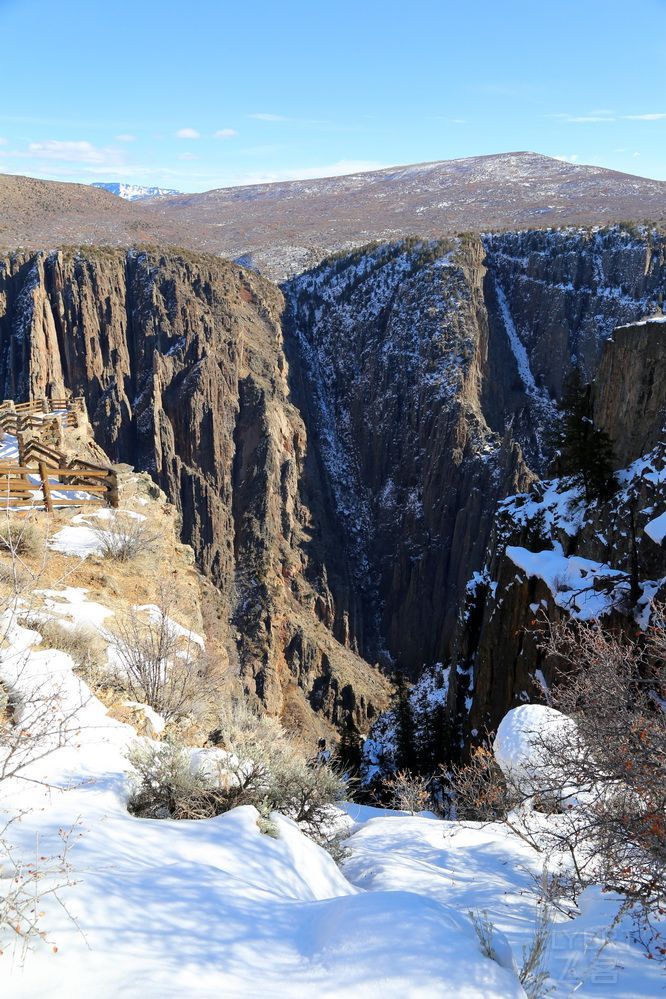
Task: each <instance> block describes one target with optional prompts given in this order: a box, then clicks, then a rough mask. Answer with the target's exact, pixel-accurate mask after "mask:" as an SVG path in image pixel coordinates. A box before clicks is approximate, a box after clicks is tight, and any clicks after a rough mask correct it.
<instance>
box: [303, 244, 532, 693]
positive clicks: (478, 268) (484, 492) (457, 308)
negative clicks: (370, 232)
mask: <svg viewBox="0 0 666 999" xmlns="http://www.w3.org/2000/svg"><path fill="white" fill-rule="evenodd" d="M484 275H485V270H484V266H483V247H482V245H481V243H480V242H479V241H478V240H463V241H454V242H452V243H451V242H446V243H440V244H434V245H432V244H429V245H427V246H423V245H422V244H410V243H399V244H394V245H385V246H380V247H378V248H377V249H372V250H370V251H369V252H364V253H358V254H351V255H348V256H346V257H341V258H339V259H337V260H334V261H333V262H330V263H325V264H323V265H322V266H321V267H319V268H317V269H316V270H315V271H313V272H311V273H310V274H307V275H304V276H303V277H301V278H300V279H298V280H296V281H294V282H292V283H291V284H290V285H288V286H287V289H286V291H287V295H288V298H289V301H290V306H291V315H290V324H289V329H290V340H291V343H292V352H293V354H294V355H297V356H298V357H299V364H300V366H301V370H302V381H303V389H302V391H301V396H300V398H301V399H302V405H303V407H304V409H305V411H306V412H307V417H306V418H307V421H308V425H309V426H310V428H311V436H312V440H313V443H314V445H315V446H316V447H317V449H318V453H319V455H320V458H321V467H322V473H323V477H324V478H325V480H326V481H327V483H328V484H329V487H330V489H331V491H332V494H333V497H332V499H333V507H334V510H335V511H336V514H337V518H338V522H339V525H340V526H339V530H340V535H341V537H342V538H343V539H344V551H345V560H346V563H347V565H348V567H349V570H348V571H349V572H350V573H351V576H352V580H353V584H354V590H355V592H357V593H359V594H360V595H361V597H362V600H361V604H360V614H361V615H362V616H361V618H360V624H361V627H359V626H358V623H357V621H358V618H359V609H358V608H356V607H354V608H350V611H351V612H352V613H351V618H353V620H352V621H351V627H352V631H353V633H354V636H355V641H356V642H357V643H358V645H359V648H360V650H361V652H362V654H363V655H364V656H366V657H368V658H382V657H383V658H384V659H385V660H386V662H387V663H388V664H391V665H392V666H393V667H396V666H397V667H398V668H400V669H403V670H405V671H408V672H410V673H411V674H412V675H413V676H415V675H417V674H418V672H419V671H420V669H421V668H422V666H423V664H424V663H427V662H433V661H437V660H439V659H442V658H444V657H446V653H447V645H448V641H449V639H450V636H451V633H452V630H453V626H454V623H455V615H456V610H457V606H458V602H459V600H460V597H461V595H462V593H463V592H464V588H465V584H466V582H467V579H468V578H469V574H470V572H471V571H472V569H473V568H474V567H476V566H477V565H480V564H481V562H482V559H483V553H484V550H485V545H486V542H487V539H488V535H489V532H490V527H491V522H492V512H493V508H494V503H495V500H496V499H497V497H498V496H500V495H506V493H507V492H512V491H514V490H516V489H519V488H525V487H526V485H527V484H528V483H529V481H530V473H529V471H528V470H527V469H526V467H525V465H524V463H523V461H522V458H521V453H520V448H518V447H517V446H515V445H514V444H513V443H512V441H511V439H510V437H507V438H506V439H505V440H503V438H502V437H501V436H500V435H498V434H497V433H494V432H493V431H492V429H491V427H490V426H489V424H488V421H487V420H486V416H485V412H484V407H483V403H482V397H481V396H482V386H483V383H484V379H485V378H486V375H487V371H488V368H487V358H488V351H489V346H488V336H489V327H488V314H487V309H486V305H485V301H484ZM289 342H290V341H289V340H288V343H289ZM333 589H334V592H335V587H333Z"/></svg>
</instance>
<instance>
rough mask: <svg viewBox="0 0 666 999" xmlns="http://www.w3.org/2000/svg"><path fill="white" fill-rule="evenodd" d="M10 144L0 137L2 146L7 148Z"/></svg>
mask: <svg viewBox="0 0 666 999" xmlns="http://www.w3.org/2000/svg"><path fill="white" fill-rule="evenodd" d="M8 144H9V143H8V141H7V139H3V138H2V136H0V146H7V145H8Z"/></svg>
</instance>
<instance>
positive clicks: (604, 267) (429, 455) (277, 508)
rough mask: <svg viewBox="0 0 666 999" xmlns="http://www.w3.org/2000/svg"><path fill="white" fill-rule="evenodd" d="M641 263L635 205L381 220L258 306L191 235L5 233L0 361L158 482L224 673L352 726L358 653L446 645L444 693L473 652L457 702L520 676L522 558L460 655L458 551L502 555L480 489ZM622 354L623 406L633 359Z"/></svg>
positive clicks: (300, 718)
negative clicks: (630, 219)
mask: <svg viewBox="0 0 666 999" xmlns="http://www.w3.org/2000/svg"><path fill="white" fill-rule="evenodd" d="M665 278H666V265H665V262H664V243H663V237H661V236H659V235H658V234H655V233H651V232H648V231H637V232H633V233H632V232H628V231H626V230H623V229H620V228H617V227H616V228H614V229H611V230H606V231H604V232H599V231H597V232H585V231H581V230H569V231H563V232H533V233H502V234H497V235H492V236H487V237H484V238H483V239H481V238H477V237H460V238H457V239H454V240H451V241H448V242H439V243H435V242H431V243H418V242H416V241H414V240H403V241H401V242H399V243H394V244H383V245H379V246H375V247H369V248H365V249H363V250H360V251H355V252H353V253H348V254H344V255H340V256H338V257H337V258H333V259H331V260H328V261H326V262H324V263H323V264H321V265H320V266H319V267H317V268H316V269H314V270H313V271H310V272H308V273H306V274H303V275H301V276H300V277H299V278H296V279H294V280H292V281H291V282H289V283H288V284H287V285H285V288H284V292H285V296H286V300H287V306H286V314H285V316H283V308H284V301H283V298H282V295H281V293H280V291H278V289H277V288H276V287H275V286H273V285H271V284H269V283H268V282H266V281H264V280H262V279H261V278H259V277H258V276H256V275H254V274H252V273H250V272H247V271H243V270H241V269H240V268H236V267H234V266H232V265H230V264H228V263H225V262H223V261H220V260H217V259H214V258H209V257H200V256H196V255H193V254H188V253H183V252H175V251H174V252H170V253H162V252H160V251H129V252H127V253H126V252H121V251H104V250H86V251H85V252H83V253H76V252H59V253H53V254H51V255H49V256H46V255H43V254H37V255H27V256H20V255H19V256H13V257H10V258H7V260H5V261H4V262H3V263H2V265H1V266H0V380H1V381H2V385H3V392H4V394H5V395H6V396H15V397H25V396H27V395H28V394H31V393H33V394H34V393H41V392H44V391H46V392H47V393H48V392H54V393H57V394H59V393H60V392H61V391H62V390H63V389H64V388H71V389H73V390H74V391H76V392H82V393H83V394H85V396H86V398H87V400H88V406H89V411H90V414H91V420H92V422H93V425H94V427H95V429H96V432H97V435H98V437H99V440H100V443H101V444H102V445H103V446H104V447H105V449H106V450H107V451H108V452H109V453H110V454H111V456H112V457H113V458H115V459H117V460H125V461H130V462H132V463H133V464H135V465H137V467H139V468H141V469H145V470H147V471H149V472H150V473H151V475H153V477H154V478H155V479H156V480H157V481H158V482H159V484H160V485H161V486H162V487H163V488H164V490H165V491H166V492H167V494H168V495H169V497H170V498H171V499H172V500H173V501H174V502H175V503H176V504H177V506H178V509H179V511H180V512H181V515H182V518H183V539H184V540H185V541H187V542H189V543H191V544H192V545H193V546H194V548H195V550H196V552H197V557H198V560H199V563H200V565H201V566H202V568H203V569H204V570H205V572H206V573H207V574H208V575H209V577H210V578H211V579H212V580H214V582H215V584H216V585H217V587H218V589H219V591H220V594H221V600H222V604H221V607H222V610H221V612H220V620H221V625H220V626H221V628H222V629H223V630H225V629H226V632H225V633H226V635H227V640H228V642H229V644H230V645H231V646H232V649H233V651H234V654H235V655H237V657H238V662H239V668H240V671H241V673H242V675H243V677H244V678H245V681H246V684H247V686H248V687H249V688H250V689H251V690H253V691H255V692H256V694H257V696H258V697H260V698H261V699H262V700H263V701H264V703H265V704H267V705H268V706H269V707H270V709H271V710H274V711H276V712H278V713H282V714H283V716H286V715H288V716H289V718H290V722H291V723H292V724H293V726H294V727H297V728H303V729H304V730H306V729H307V728H308V725H309V724H310V722H309V720H308V719H309V718H310V716H311V715H312V710H311V709H314V711H315V713H316V715H317V716H318V717H321V718H323V719H325V721H326V723H334V724H335V723H339V722H340V721H341V720H342V718H343V717H344V716H348V715H350V714H351V715H352V716H353V717H354V718H355V720H357V722H358V724H359V725H361V726H364V725H366V723H367V722H368V720H369V719H370V718H371V717H373V715H374V714H375V713H376V711H377V709H378V708H381V707H382V706H383V705H384V704H385V703H386V699H387V696H388V693H389V688H388V684H387V683H386V681H385V679H384V678H383V677H382V675H381V673H379V672H378V671H377V670H375V669H373V668H371V667H370V666H369V663H374V662H376V661H383V662H384V663H385V664H386V665H388V666H393V667H399V668H401V669H405V670H407V671H409V672H410V673H411V674H412V675H413V676H416V675H418V674H419V672H420V671H421V670H422V669H423V668H424V667H426V666H427V665H428V664H432V663H436V662H438V661H444V662H447V661H449V660H450V657H451V655H452V654H455V657H456V661H457V662H458V663H459V664H460V666H461V669H462V670H463V671H464V670H467V671H468V672H467V673H458V674H455V676H452V682H451V683H450V696H451V698H453V699H455V698H460V697H463V699H464V696H466V695H465V694H464V687H465V683H464V682H463V681H462V680H461V681H460V682H458V681H457V680H456V676H457V677H462V676H470V675H471V674H470V673H469V670H470V669H471V668H472V667H474V669H475V670H476V677H475V682H476V683H477V690H479V691H482V690H484V689H485V691H486V693H484V694H483V696H482V697H481V695H479V701H478V704H479V708H478V718H479V719H481V718H485V717H486V716H487V714H488V711H489V710H490V709H491V708H492V711H495V710H496V709H497V710H499V708H500V706H501V705H503V704H505V703H507V700H508V699H511V698H513V697H514V696H515V694H516V692H517V691H522V690H523V688H524V685H525V682H526V678H525V676H524V675H523V674H522V673H520V670H518V669H517V668H514V666H513V665H512V663H513V664H515V663H516V662H517V661H518V660H517V655H516V654H515V650H514V649H513V646H512V645H511V642H512V640H513V636H514V634H515V633H516V630H517V628H518V621H519V620H523V619H524V617H525V616H526V614H527V611H526V607H529V604H530V603H534V600H533V599H532V597H533V596H534V594H533V593H532V591H531V589H530V587H531V586H532V583H530V584H529V585H527V586H526V589H525V594H524V598H525V599H523V598H522V597H521V599H520V601H519V602H518V603H517V604H516V607H515V612H514V611H511V612H510V609H509V603H508V601H505V602H504V603H503V604H502V607H503V608H504V611H503V613H502V615H501V616H500V617H499V618H497V620H498V621H501V622H502V633H501V634H496V635H495V637H494V638H493V637H492V635H493V632H492V630H487V629H488V626H487V625H486V624H483V625H482V631H483V629H486V630H487V634H488V636H489V638H488V650H489V651H488V657H487V658H488V663H489V665H487V666H481V665H479V664H481V663H482V662H484V661H485V660H484V659H483V656H482V655H481V653H480V652H479V649H481V647H482V645H483V641H482V638H480V637H479V634H478V633H477V634H476V635H474V636H471V637H470V635H467V637H465V635H463V636H461V635H460V633H459V632H458V631H457V617H458V612H459V609H460V607H461V605H462V604H463V602H464V600H465V595H466V593H468V586H469V581H470V579H473V578H474V579H476V578H477V577H475V576H474V574H475V573H479V572H480V570H482V568H483V566H484V564H486V565H488V566H492V572H491V575H490V576H487V577H484V578H486V582H487V583H488V585H490V584H491V583H492V584H493V585H494V584H495V583H498V580H499V576H500V575H501V574H502V573H503V572H505V573H506V584H507V587H508V584H509V582H510V579H511V578H512V577H511V573H513V575H514V576H515V575H516V573H515V572H514V568H515V567H513V568H512V567H511V566H510V565H509V564H508V563H506V564H505V563H502V565H501V566H500V564H499V560H500V559H501V557H502V556H501V555H500V552H499V548H497V546H496V545H495V543H494V542H491V547H490V553H489V552H488V550H487V546H488V541H489V538H490V536H491V531H492V527H493V523H494V519H495V513H496V504H497V501H498V500H500V499H501V498H502V497H504V496H507V495H510V494H513V493H516V492H519V491H522V490H525V489H527V488H528V487H529V486H530V484H531V483H532V482H534V480H535V476H536V474H543V473H544V471H545V469H546V466H547V459H548V454H547V447H546V444H545V437H544V429H545V427H546V426H547V425H548V423H549V422H550V421H552V419H553V418H554V412H555V409H554V404H555V402H556V400H557V398H558V397H559V394H560V392H561V388H562V384H563V382H564V378H565V377H566V374H567V372H568V371H569V370H570V369H571V367H572V365H574V364H576V363H581V364H582V365H583V367H584V370H585V371H586V372H587V373H588V374H589V375H590V376H591V375H593V374H594V372H595V371H596V368H597V365H598V363H599V357H600V355H601V354H602V346H603V343H604V341H605V340H606V339H607V338H608V336H609V333H610V332H611V330H612V328H613V327H614V326H615V325H617V323H618V322H619V321H621V322H625V323H636V322H637V321H639V320H640V319H642V318H643V317H645V316H646V315H650V314H652V313H654V312H655V311H656V310H658V308H659V307H660V303H661V301H663V293H664V289H665V287H666V280H665ZM283 326H284V342H283ZM646 342H647V341H646ZM650 343H652V341H650ZM650 349H652V348H651V347H650ZM606 363H607V362H606V360H605V359H604V360H602V365H603V364H606ZM623 363H624V362H620V363H619V368H621V367H622V364H623ZM616 367H617V364H616ZM619 368H618V370H619ZM604 377H606V376H604ZM609 377H610V376H609ZM613 377H615V376H613ZM637 379H638V382H640V383H641V384H644V386H645V388H644V390H641V391H642V395H641V398H644V400H645V404H644V412H645V421H646V422H649V419H650V418H651V417H650V414H651V413H652V409H651V407H652V406H653V403H652V402H650V401H649V399H652V398H653V396H654V392H655V390H654V389H653V396H650V397H649V399H648V391H647V379H648V366H647V364H646V365H645V373H644V375H643V374H642V375H640V377H638V376H637ZM654 397H655V398H656V396H654ZM599 398H601V397H599ZM659 398H660V397H659ZM599 405H601V402H600V403H599ZM608 407H609V413H610V412H611V410H612V408H613V407H612V404H611V403H610V402H609V404H608ZM610 418H611V417H610V416H609V419H610ZM523 455H525V456H526V460H525V459H524V458H523ZM600 530H601V528H600ZM506 543H507V544H510V543H511V542H510V541H507V542H506ZM513 543H514V544H518V543H520V537H519V536H518V535H517V536H516V538H513ZM493 546H494V547H493ZM495 550H496V551H497V559H498V561H497V564H496V563H495V562H493V558H494V556H493V552H494V551H495ZM581 550H583V549H581ZM595 557H596V556H595ZM598 557H599V558H601V555H599V556H598ZM488 571H489V572H490V571H491V570H490V569H489V570H488ZM502 578H504V577H502ZM477 582H478V579H477ZM502 585H504V584H502ZM536 585H537V587H538V585H539V584H536ZM472 589H473V590H474V587H473V588H472ZM470 592H471V591H470ZM539 599H541V598H540V597H539ZM525 600H527V603H525ZM537 602H538V600H537ZM475 606H476V608H477V609H476V611H475V612H474V614H473V615H472V617H473V619H474V621H475V622H476V625H475V627H476V628H477V632H478V625H479V622H480V621H481V620H482V619H483V615H484V608H483V607H482V606H481V604H480V603H479V602H478V601H477V603H476V605H475ZM484 633H485V632H484ZM491 646H492V649H491ZM491 659H492V662H491ZM529 661H530V662H532V660H531V659H530V660H529ZM525 662H526V663H527V662H528V660H527V659H526V660H525ZM477 667H478V668H477ZM527 668H528V667H527V666H526V667H525V669H527ZM530 668H531V667H530ZM521 669H522V667H521ZM484 684H485V687H484ZM498 691H499V692H498ZM489 705H490V707H489Z"/></svg>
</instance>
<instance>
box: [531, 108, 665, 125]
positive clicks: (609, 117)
mask: <svg viewBox="0 0 666 999" xmlns="http://www.w3.org/2000/svg"><path fill="white" fill-rule="evenodd" d="M546 117H548V118H559V119H560V120H561V121H566V122H573V123H574V124H577V125H592V124H595V123H608V122H614V121H663V120H664V119H666V112H658V113H655V112H652V113H650V114H620V115H618V114H615V112H614V111H589V112H588V113H587V114H562V113H559V114H549V115H547V116H546Z"/></svg>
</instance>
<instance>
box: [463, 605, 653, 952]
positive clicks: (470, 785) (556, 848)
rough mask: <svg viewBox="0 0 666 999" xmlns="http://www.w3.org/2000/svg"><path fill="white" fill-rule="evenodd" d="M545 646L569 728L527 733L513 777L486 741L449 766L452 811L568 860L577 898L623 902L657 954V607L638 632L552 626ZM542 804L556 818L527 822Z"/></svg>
mask: <svg viewBox="0 0 666 999" xmlns="http://www.w3.org/2000/svg"><path fill="white" fill-rule="evenodd" d="M543 649H544V651H545V652H546V653H547V655H549V656H550V657H552V659H553V660H554V661H555V662H556V663H557V675H556V683H555V684H554V685H553V688H552V690H551V691H550V695H549V700H550V704H551V706H552V707H554V708H556V709H557V710H559V711H561V712H562V713H563V714H564V715H566V716H567V717H568V718H569V719H572V721H573V724H569V725H561V726H560V725H558V726H553V727H546V728H544V729H542V730H538V731H535V732H534V733H533V734H531V736H530V741H531V744H532V750H533V752H532V753H531V755H530V758H529V760H522V761H521V766H520V774H519V775H518V776H516V775H512V774H511V773H508V774H506V773H504V774H503V773H502V772H501V771H500V769H499V767H498V766H497V764H496V763H495V761H494V759H493V758H492V755H491V753H490V751H489V750H488V749H487V748H482V749H480V750H477V751H476V752H475V753H474V754H473V756H472V759H471V762H470V764H468V766H466V767H462V768H458V769H457V770H454V773H453V776H452V786H453V792H454V795H455V799H456V801H457V803H458V809H459V813H460V815H461V816H462V817H465V818H477V819H480V820H482V821H493V820H496V819H505V820H506V821H507V822H508V823H509V825H510V826H511V828H512V829H514V831H515V832H517V833H518V834H519V835H520V836H522V837H523V838H524V839H526V840H527V841H528V842H529V843H530V844H531V845H532V846H533V847H535V848H536V849H538V850H539V851H540V852H542V853H544V854H545V855H552V856H568V858H569V861H570V867H571V870H572V871H573V874H572V876H571V879H570V884H569V888H570V890H571V892H572V894H573V896H574V897H576V895H577V894H578V893H579V892H580V891H581V890H582V889H583V888H584V887H586V886H587V885H591V884H601V885H604V886H605V887H606V888H607V889H612V890H614V891H616V892H618V893H619V894H620V895H622V896H624V897H625V898H626V899H627V905H628V906H629V907H633V909H634V913H635V915H636V917H637V919H638V920H639V923H640V926H641V928H642V931H643V935H644V939H649V940H650V941H651V943H650V945H649V946H650V947H651V953H652V954H653V955H654V956H657V957H659V956H662V957H663V956H664V955H663V953H662V951H664V948H663V945H662V943H661V942H660V936H659V931H658V927H657V925H656V923H657V921H658V920H657V919H656V917H659V916H661V915H662V914H663V912H664V910H665V909H666V710H665V708H664V705H665V702H666V655H665V653H666V636H665V631H664V615H663V611H662V610H658V611H657V612H656V613H655V615H654V618H653V626H652V627H651V629H649V630H648V632H647V633H646V634H641V633H638V634H637V635H636V636H634V637H632V636H630V635H628V634H627V633H626V632H622V633H620V632H618V633H613V632H609V631H607V630H604V629H603V628H602V627H601V626H600V625H599V624H597V623H594V624H583V623H579V622H567V623H563V624H556V625H550V626H549V627H548V629H547V631H546V634H545V637H544V639H543ZM535 811H537V812H546V813H548V814H551V815H552V820H551V821H549V822H547V823H544V822H543V821H533V820H532V818H531V816H532V815H533V813H534V812H535Z"/></svg>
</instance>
